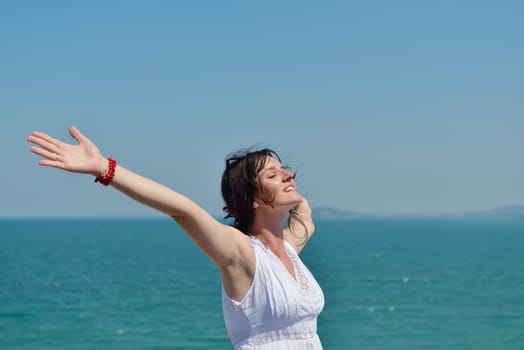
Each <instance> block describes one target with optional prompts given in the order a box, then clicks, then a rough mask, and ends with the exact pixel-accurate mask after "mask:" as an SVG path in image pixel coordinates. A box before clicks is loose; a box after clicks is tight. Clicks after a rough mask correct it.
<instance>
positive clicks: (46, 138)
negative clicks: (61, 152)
mask: <svg viewBox="0 0 524 350" xmlns="http://www.w3.org/2000/svg"><path fill="white" fill-rule="evenodd" d="M33 136H35V137H37V138H40V139H42V140H44V141H46V142H48V143H50V144H52V145H54V146H56V147H58V148H60V145H61V144H62V141H60V140H58V139H55V138H54V137H52V136H49V135H48V134H45V133H43V132H40V131H35V132H33Z"/></svg>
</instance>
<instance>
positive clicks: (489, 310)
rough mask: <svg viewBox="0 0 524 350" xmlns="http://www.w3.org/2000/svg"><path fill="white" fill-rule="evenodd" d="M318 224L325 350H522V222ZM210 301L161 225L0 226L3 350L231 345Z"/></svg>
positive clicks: (313, 258)
mask: <svg viewBox="0 0 524 350" xmlns="http://www.w3.org/2000/svg"><path fill="white" fill-rule="evenodd" d="M316 228H317V230H316V233H315V235H314V236H313V237H312V238H311V240H310V242H309V243H308V245H307V246H306V247H305V249H304V251H303V252H302V254H301V257H302V260H303V261H304V262H305V264H306V265H307V266H308V267H309V268H310V270H311V271H312V272H313V274H314V275H315V276H316V278H317V280H318V281H319V283H320V285H321V286H322V288H323V290H324V294H325V299H326V304H325V308H324V310H323V312H322V313H321V315H320V317H319V319H318V333H319V336H320V338H321V341H322V343H323V346H324V349H341V350H342V349H358V350H379V349H380V350H401V349H402V350H405V349H443V350H444V349H445V350H453V349H456V350H459V349H460V350H463V349H475V350H484V349H485V350H488V349H489V350H495V349H500V350H517V349H519V350H522V349H524V220H518V219H517V220H493V219H491V220H468V219H370V220H364V219H353V220H345V221H344V220H338V221H337V220H324V221H319V222H317V223H316ZM220 298H221V285H220V275H219V271H218V270H217V269H216V268H215V266H214V265H213V264H212V263H211V262H210V260H209V259H208V258H207V257H206V256H205V255H204V254H202V253H201V252H200V251H199V250H198V248H197V247H196V246H195V245H194V244H193V242H192V241H191V240H190V239H189V238H188V237H187V236H186V235H185V234H184V233H183V232H182V231H181V230H180V229H179V227H178V226H177V225H176V224H175V223H174V222H173V221H171V220H169V219H163V218H152V219H137V218H115V219H109V218H104V219H93V218H90V219H2V220H0V349H5V350H8V349H9V350H10V349H16V350H33V349H35V350H36V349H53V350H54V349H56V350H58V349H73V350H74V349H231V348H232V346H231V344H230V342H229V340H228V338H227V334H226V330H225V326H224V320H223V316H222V310H221V299H220Z"/></svg>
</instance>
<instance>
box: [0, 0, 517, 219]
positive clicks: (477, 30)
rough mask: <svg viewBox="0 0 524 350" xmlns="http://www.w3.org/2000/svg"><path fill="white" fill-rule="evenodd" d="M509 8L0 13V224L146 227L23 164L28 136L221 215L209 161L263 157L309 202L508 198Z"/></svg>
mask: <svg viewBox="0 0 524 350" xmlns="http://www.w3.org/2000/svg"><path fill="white" fill-rule="evenodd" d="M522 13H524V4H523V3H522V2H521V1H438V2H436V1H434V2H429V1H360V2H353V1H326V2H298V1H289V2H286V1H265V2H245V1H244V2H240V1H239V2H236V1H232V2H230V1H222V2H219V1H194V2H176V1H89V2H80V1H45V2H42V1H16V2H15V1H12V2H3V3H2V4H1V5H0V45H1V46H0V51H1V55H0V115H1V116H2V124H3V125H2V128H1V131H0V135H1V137H0V146H1V147H2V150H3V160H4V162H3V166H2V171H1V172H0V197H1V198H2V199H1V201H0V216H4V217H5V216H98V215H110V216H111V215H118V216H122V215H129V216H137V215H138V216H148V215H156V213H154V212H153V211H152V210H151V209H148V208H143V207H142V206H140V205H139V204H136V203H133V202H132V201H130V200H128V199H126V198H124V197H123V196H121V195H120V194H118V193H117V192H116V191H115V190H113V189H106V188H103V187H102V186H99V185H98V184H94V183H93V179H92V178H90V177H89V176H86V175H73V174H69V173H63V172H60V171H58V170H55V169H49V168H42V167H38V166H37V164H36V163H37V157H36V156H35V155H32V154H31V153H30V152H29V151H28V148H29V145H28V144H27V143H26V142H25V137H26V136H27V135H28V134H29V133H30V132H31V131H32V130H41V131H45V132H48V133H51V134H53V135H55V136H57V137H59V138H61V139H64V140H66V139H69V135H68V134H67V127H68V126H69V125H76V126H78V127H79V128H80V129H81V130H82V131H83V132H84V134H86V135H87V136H88V137H90V138H91V139H92V140H93V141H95V142H96V143H97V144H98V145H99V147H100V148H101V150H102V152H103V153H104V154H105V155H106V156H112V157H114V158H116V159H117V160H118V161H119V163H121V164H123V165H125V166H126V167H128V168H131V169H133V170H135V171H137V172H139V173H141V174H143V175H146V176H149V177H151V178H153V179H156V180H158V181H160V182H162V183H164V184H166V185H168V186H170V187H172V188H174V189H176V190H178V191H179V192H181V193H184V194H186V195H188V196H189V197H191V198H193V199H194V200H195V201H196V202H198V203H199V204H201V205H202V206H203V207H204V208H206V209H208V210H209V211H210V212H212V213H214V214H219V213H221V208H222V201H221V198H220V192H219V187H220V186H219V184H220V176H221V174H222V171H223V166H224V158H225V156H226V154H228V153H229V152H232V151H235V150H237V149H239V148H242V147H246V146H250V145H254V144H255V145H264V146H271V147H273V148H275V149H277V150H278V152H279V153H280V154H281V156H282V158H283V159H284V160H285V161H286V162H287V163H288V164H289V165H290V166H292V167H293V168H295V169H297V170H298V177H297V180H298V183H299V190H301V192H302V193H303V194H304V195H306V196H307V197H308V198H309V200H310V202H311V204H312V205H313V206H332V207H337V208H340V209H345V210H353V211H359V212H381V213H431V212H433V213H434V212H438V213H441V212H445V213H448V212H460V211H465V210H482V209H490V208H494V207H497V206H501V205H506V204H514V203H524V185H523V184H524V156H523V150H524V137H523V136H522V134H523V130H524V69H523V68H524V63H523V62H524V41H523V40H522V38H523V37H524V21H522Z"/></svg>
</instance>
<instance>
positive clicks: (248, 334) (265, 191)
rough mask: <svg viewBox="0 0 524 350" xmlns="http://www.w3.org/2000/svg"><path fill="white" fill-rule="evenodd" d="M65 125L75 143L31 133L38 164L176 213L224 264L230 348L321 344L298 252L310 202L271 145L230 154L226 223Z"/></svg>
mask: <svg viewBox="0 0 524 350" xmlns="http://www.w3.org/2000/svg"><path fill="white" fill-rule="evenodd" d="M69 132H70V134H71V136H72V137H73V138H74V139H75V140H76V141H77V142H78V144H76V145H72V144H68V143H65V142H62V141H60V140H58V139H55V138H53V137H51V136H49V135H46V134H44V133H41V132H34V133H33V134H32V135H31V136H29V137H28V139H27V140H28V141H29V142H31V143H33V144H34V145H36V146H32V147H31V149H30V150H31V151H32V152H33V153H36V154H37V155H39V156H41V157H43V158H44V159H43V160H40V162H39V164H40V165H43V166H50V167H55V168H59V169H63V170H67V171H71V172H75V173H86V174H91V175H94V176H95V177H96V181H97V182H100V183H102V184H103V185H105V186H108V185H112V186H113V187H114V188H116V189H117V190H119V191H121V192H122V193H124V194H126V195H127V196H129V197H131V198H133V199H134V200H136V201H139V202H141V203H143V204H145V205H147V206H150V207H152V208H154V209H157V210H159V211H161V212H163V213H165V214H167V215H169V216H171V217H173V218H174V219H175V221H176V222H177V223H178V224H179V225H180V226H181V228H182V229H183V230H184V231H185V232H186V233H187V234H188V235H189V236H190V237H191V239H192V240H193V241H194V242H195V243H196V244H197V245H198V247H199V248H200V249H201V250H202V251H203V252H204V253H205V254H206V255H207V256H209V258H210V259H211V260H212V261H213V262H214V263H215V264H216V265H217V267H218V268H219V269H220V271H221V276H222V286H223V288H222V307H223V311H224V319H225V323H226V328H227V331H228V335H229V337H230V339H231V342H232V343H233V345H234V346H235V349H260V350H272V349H301V350H304V349H322V345H321V343H320V340H319V338H318V335H317V331H316V329H317V325H316V323H317V316H318V314H319V313H320V311H321V310H322V308H323V306H324V296H323V294H322V290H321V289H320V287H319V285H318V283H317V282H316V281H315V279H314V277H313V276H312V275H311V273H310V272H309V271H308V269H307V268H306V267H305V266H304V264H303V263H302V262H301V260H300V258H299V257H298V253H300V251H301V250H302V248H303V247H304V245H305V244H306V243H307V241H308V239H309V238H311V235H312V234H313V232H314V225H313V221H312V219H311V209H310V207H309V205H308V202H307V201H306V200H305V199H304V198H303V197H302V196H301V195H300V194H299V193H298V192H297V190H296V188H295V181H294V175H293V174H292V173H291V172H289V171H288V170H287V169H286V168H285V167H284V166H283V165H282V164H281V163H280V161H279V159H278V156H277V155H276V154H275V153H274V152H273V151H272V150H269V149H263V150H258V151H250V152H247V151H246V152H244V153H239V154H236V155H234V156H232V157H230V158H229V159H227V161H226V169H225V171H224V174H223V177H222V195H223V197H224V201H225V207H224V210H225V211H226V214H227V215H226V217H232V218H233V219H234V225H233V226H229V225H224V224H222V223H220V222H219V221H217V220H216V219H215V218H213V217H212V216H211V215H210V214H208V213H207V212H206V211H205V210H203V209H202V208H201V207H199V206H198V205H197V204H195V203H194V202H193V201H191V200H190V199H189V198H187V197H185V196H183V195H181V194H179V193H177V192H175V191H173V190H170V189H169V188H167V187H165V186H163V185H161V184H159V183H156V182H154V181H152V180H149V179H147V178H144V177H142V176H140V175H138V174H136V173H133V172H131V171H129V170H127V169H126V168H124V167H122V166H120V165H118V166H117V164H116V161H115V160H113V159H112V158H105V157H104V156H103V155H102V154H101V153H100V151H99V150H98V148H97V147H96V146H95V144H93V143H92V142H91V141H90V140H89V139H88V138H87V137H85V136H84V135H82V134H81V133H80V131H79V130H78V129H77V128H75V127H71V128H70V129H69ZM286 218H289V219H288V225H287V228H285V225H284V224H285V221H286Z"/></svg>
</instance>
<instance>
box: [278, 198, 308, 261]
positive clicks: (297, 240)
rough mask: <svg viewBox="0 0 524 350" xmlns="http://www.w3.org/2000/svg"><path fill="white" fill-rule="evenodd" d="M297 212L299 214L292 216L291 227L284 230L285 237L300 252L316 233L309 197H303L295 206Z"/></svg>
mask: <svg viewBox="0 0 524 350" xmlns="http://www.w3.org/2000/svg"><path fill="white" fill-rule="evenodd" d="M295 213H296V214H297V216H295V217H294V216H291V219H290V222H289V227H288V228H287V229H286V230H285V231H284V237H285V239H286V241H287V242H288V243H289V244H291V245H292V246H293V247H294V248H295V250H296V251H297V253H300V252H301V251H302V249H303V248H304V246H305V245H306V243H307V242H308V241H309V239H310V238H311V236H313V233H315V224H314V223H313V217H312V215H313V212H312V210H311V207H310V206H309V203H308V201H307V199H305V198H302V201H301V202H300V203H299V204H298V205H297V207H296V208H295Z"/></svg>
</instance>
